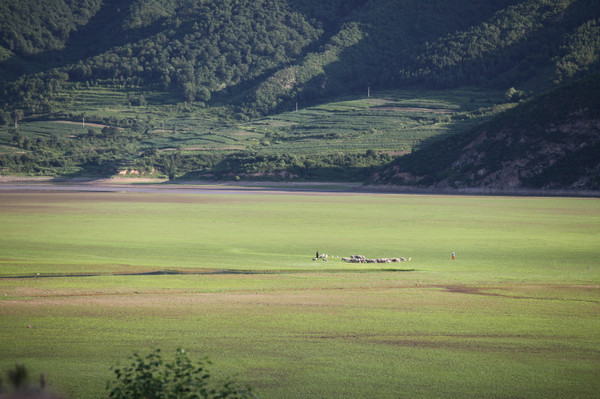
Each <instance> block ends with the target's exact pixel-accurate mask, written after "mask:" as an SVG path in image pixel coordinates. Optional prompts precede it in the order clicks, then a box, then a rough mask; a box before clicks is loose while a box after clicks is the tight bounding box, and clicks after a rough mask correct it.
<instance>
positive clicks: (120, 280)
mask: <svg viewBox="0 0 600 399" xmlns="http://www.w3.org/2000/svg"><path fill="white" fill-rule="evenodd" d="M598 242H600V202H598V201H597V200H595V199H574V198H509V197H466V196H465V197H451V196H421V195H370V194H362V195H343V194H324V195H301V194H298V195H273V194H248V195H242V194H203V195H199V194H153V193H28V194H23V193H10V192H0V253H1V254H2V255H0V262H1V264H0V274H1V275H2V276H5V277H7V276H14V275H36V274H37V273H41V274H42V275H46V274H71V273H73V274H77V273H89V274H94V276H90V277H53V278H27V279H12V278H2V279H0V353H2V356H1V360H0V367H3V369H7V368H8V367H10V366H11V365H12V364H14V361H15V360H19V361H20V362H22V363H24V364H26V365H27V366H28V367H29V368H30V369H31V371H32V372H33V373H37V372H41V371H44V372H45V373H46V374H47V375H48V379H49V381H50V383H51V384H52V385H53V386H54V387H55V388H56V389H58V390H60V391H62V392H64V393H66V394H67V395H69V396H71V397H73V398H89V397H102V396H104V393H105V391H104V385H105V382H106V380H107V379H109V378H110V377H111V374H110V371H109V367H110V366H111V365H113V364H116V363H117V362H121V363H124V362H125V358H126V356H127V355H128V354H130V353H132V352H133V351H142V352H143V351H144V350H149V349H150V348H153V347H160V348H163V350H164V351H165V352H166V354H167V355H168V354H171V353H172V350H174V348H176V347H178V346H183V347H185V348H187V349H188V351H190V352H191V353H192V355H193V356H198V357H203V356H209V357H210V358H211V359H212V360H213V362H214V365H213V366H212V367H211V370H212V371H213V374H214V375H216V376H227V375H233V376H234V377H235V378H236V379H238V380H241V381H244V382H247V383H250V384H251V385H252V386H253V387H254V388H255V390H256V391H257V392H258V393H259V394H260V396H261V397H263V398H281V397H288V398H296V397H297V398H300V397H303V398H304V397H332V398H333V397H335V398H337V397H352V398H372V397H378V398H398V397H405V398H414V397H423V398H440V397H456V398H481V397H486V398H506V397H520V398H551V397H552V398H572V397H579V398H593V397H596V394H597V392H598V390H599V389H600V382H599V380H598V378H597V373H598V370H599V369H600V360H599V359H598V356H597V354H598V353H599V351H600V334H599V333H598V331H600V317H598V316H599V315H600V263H599V259H600V249H599V247H598V245H597V244H598ZM317 249H318V250H320V251H321V252H322V253H323V252H327V253H328V254H329V255H330V259H329V261H328V262H327V263H325V262H313V261H312V260H311V258H312V256H314V252H315V251H316V250H317ZM452 251H455V252H456V255H457V259H456V260H455V261H452V260H451V259H450V255H451V253H452ZM352 254H362V255H365V256H367V257H393V256H404V257H412V261H411V262H410V264H408V263H403V264H392V265H381V264H376V265H375V264H374V265H371V264H368V265H351V264H347V263H344V262H342V261H341V260H340V259H338V258H331V255H339V256H348V255H352ZM386 267H410V268H414V269H415V271H412V272H390V271H384V270H382V268H386ZM210 269H212V270H223V269H237V270H250V271H254V272H256V273H258V274H200V275H195V274H179V275H157V276H148V275H139V276H118V275H111V274H110V273H114V272H117V273H118V272H144V271H154V270H180V271H206V270H210ZM28 326H29V327H30V328H28Z"/></svg>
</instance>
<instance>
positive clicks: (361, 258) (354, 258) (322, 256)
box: [313, 251, 411, 263]
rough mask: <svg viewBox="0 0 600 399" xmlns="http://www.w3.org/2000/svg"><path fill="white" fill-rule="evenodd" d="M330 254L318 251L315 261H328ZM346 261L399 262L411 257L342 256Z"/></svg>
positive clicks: (407, 260) (406, 260)
mask: <svg viewBox="0 0 600 399" xmlns="http://www.w3.org/2000/svg"><path fill="white" fill-rule="evenodd" d="M327 258H328V255H327V254H319V251H317V256H316V257H314V258H313V261H317V260H319V259H321V260H323V262H327ZM342 260H343V261H344V262H348V263H397V262H409V261H410V260H411V258H408V259H406V258H402V257H400V258H376V259H369V258H367V257H365V256H363V255H352V256H350V257H349V258H346V257H344V258H342Z"/></svg>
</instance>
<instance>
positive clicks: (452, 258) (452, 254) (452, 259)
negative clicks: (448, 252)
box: [452, 252, 455, 260]
mask: <svg viewBox="0 0 600 399" xmlns="http://www.w3.org/2000/svg"><path fill="white" fill-rule="evenodd" d="M454 258H455V257H454V252H452V260H454Z"/></svg>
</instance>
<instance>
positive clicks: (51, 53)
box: [0, 0, 600, 123]
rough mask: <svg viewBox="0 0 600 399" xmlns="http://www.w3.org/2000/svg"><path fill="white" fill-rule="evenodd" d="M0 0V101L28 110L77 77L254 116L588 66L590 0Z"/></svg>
mask: <svg viewBox="0 0 600 399" xmlns="http://www.w3.org/2000/svg"><path fill="white" fill-rule="evenodd" d="M3 4H4V5H3V7H4V8H6V10H5V11H6V12H5V13H2V14H0V15H2V16H1V17H0V22H2V25H1V26H3V32H2V35H0V45H1V46H3V49H1V50H2V51H0V53H4V55H3V56H2V57H3V58H4V59H3V60H2V59H0V69H1V70H2V71H3V73H2V78H1V79H0V81H1V83H2V85H3V86H4V95H3V96H2V100H1V105H2V106H3V109H4V111H5V112H8V113H10V112H13V111H14V110H15V109H22V110H23V111H24V112H25V114H26V115H29V114H32V115H33V114H37V115H40V114H42V115H44V114H48V113H52V112H55V111H57V110H63V105H62V104H61V102H60V101H58V98H57V95H58V92H64V90H65V89H67V88H70V87H72V86H73V85H82V84H84V85H101V86H112V85H120V86H128V87H132V86H134V87H145V88H148V89H160V90H165V89H166V90H169V91H170V92H172V93H173V94H174V98H175V99H176V101H185V102H200V103H202V104H205V103H208V104H211V103H223V102H225V103H227V104H232V105H234V106H235V107H236V109H237V110H238V111H239V112H241V113H243V114H245V115H249V116H257V115H264V114H268V113H272V112H275V111H277V110H280V109H282V108H281V107H283V106H285V107H288V106H289V104H293V103H294V102H301V103H303V104H304V103H314V102H322V101H324V100H326V99H328V98H331V97H332V96H338V95H340V94H351V93H356V92H357V91H358V90H360V91H364V90H365V89H366V87H367V86H368V85H370V86H373V87H376V88H378V89H383V88H387V89H389V88H401V87H405V86H406V85H421V86H427V87H437V88H440V87H456V86H458V85H465V84H469V85H473V84H476V85H486V86H489V87H496V88H501V89H507V88H509V87H511V86H515V87H518V88H521V89H527V90H533V91H537V90H539V89H540V88H548V87H549V86H550V85H552V84H554V83H560V82H564V81H566V80H568V79H571V78H573V77H577V76H580V75H581V74H585V73H588V72H589V71H593V70H598V68H599V55H600V54H598V48H600V25H599V22H598V21H599V18H600V7H598V5H597V3H596V1H594V0H524V1H523V0H521V1H518V0H493V1H485V2H482V1H477V0H468V1H462V2H460V3H448V2H440V1H437V0H418V1H417V0H404V1H392V0H383V1H381V0H380V1H366V0H354V1H350V2H348V1H342V0H325V1H322V2H314V1H307V0H305V1H298V2H289V1H285V0H260V1H254V0H253V1H250V0H226V1H225V0H223V1H219V2H211V1H202V0H134V1H129V2H125V3H124V2H121V1H116V0H88V1H86V2H85V3H81V2H68V1H65V0H53V5H52V7H51V9H52V10H53V12H51V13H45V12H44V9H45V7H46V6H45V5H42V4H39V3H38V2H34V1H19V2H16V1H15V0H10V1H8V2H5V3H3ZM15 21H16V22H15ZM21 22H26V23H21ZM32 72H34V73H32ZM211 99H212V101H211ZM5 123H6V121H5Z"/></svg>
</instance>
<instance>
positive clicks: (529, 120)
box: [373, 74, 600, 190]
mask: <svg viewBox="0 0 600 399" xmlns="http://www.w3.org/2000/svg"><path fill="white" fill-rule="evenodd" d="M373 183H376V184H397V185H420V186H427V187H440V188H442V187H443V188H445V187H459V188H461V187H482V188H500V189H503V188H549V189H592V190H598V189H599V188H600V74H595V75H592V76H590V77H588V78H585V79H583V80H580V81H577V82H574V83H570V84H567V85H565V86H563V87H560V88H558V89H555V90H552V91H551V92H549V93H546V94H544V95H541V96H539V97H537V98H535V99H533V100H531V101H527V102H524V103H522V104H520V105H519V106H517V107H515V108H513V109H511V110H509V111H506V112H504V113H502V114H500V115H499V116H497V117H495V118H493V119H492V120H491V121H489V122H487V123H485V124H483V125H481V126H478V127H476V128H474V129H472V130H471V131H469V132H467V133H464V134H459V135H455V136H452V137H449V138H447V139H445V140H440V141H437V142H435V143H433V144H431V145H430V146H429V147H427V148H426V149H423V150H421V151H416V152H415V153H413V154H410V155H407V156H405V157H403V158H401V159H399V160H398V161H396V162H394V163H393V164H392V165H389V166H387V167H385V168H384V169H383V170H382V171H380V172H378V173H376V174H375V176H374V178H373Z"/></svg>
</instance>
